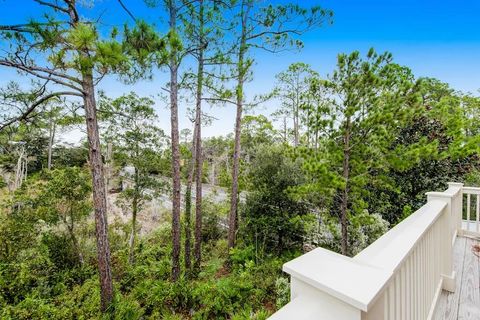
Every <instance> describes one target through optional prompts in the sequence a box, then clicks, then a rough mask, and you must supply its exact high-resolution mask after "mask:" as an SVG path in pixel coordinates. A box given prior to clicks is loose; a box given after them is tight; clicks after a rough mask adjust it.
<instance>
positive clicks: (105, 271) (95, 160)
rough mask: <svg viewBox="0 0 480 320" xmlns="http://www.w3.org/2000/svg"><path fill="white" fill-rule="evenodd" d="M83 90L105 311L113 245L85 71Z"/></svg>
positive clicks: (90, 84) (93, 106)
mask: <svg viewBox="0 0 480 320" xmlns="http://www.w3.org/2000/svg"><path fill="white" fill-rule="evenodd" d="M82 87H83V91H84V97H83V101H84V107H85V118H86V124H87V137H88V145H89V156H90V169H91V173H92V185H93V204H94V208H95V236H96V240H97V259H98V271H99V276H100V304H101V310H102V312H104V311H106V310H107V308H108V306H109V305H110V304H111V302H112V299H113V285H112V273H111V270H110V246H109V243H108V225H107V196H106V193H105V178H104V174H103V163H102V155H101V150H100V135H99V131H98V122H97V106H96V101H95V93H94V85H93V76H92V73H91V70H90V71H84V72H83V84H82Z"/></svg>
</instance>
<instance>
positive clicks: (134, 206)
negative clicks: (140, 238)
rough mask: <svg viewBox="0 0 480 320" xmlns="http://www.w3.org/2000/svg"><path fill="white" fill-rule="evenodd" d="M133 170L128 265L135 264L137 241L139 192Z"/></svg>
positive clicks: (137, 175)
mask: <svg viewBox="0 0 480 320" xmlns="http://www.w3.org/2000/svg"><path fill="white" fill-rule="evenodd" d="M137 157H138V152H137ZM134 170H135V176H134V181H135V192H134V195H133V199H132V230H131V234H130V241H129V247H130V252H129V255H128V261H129V263H130V264H133V263H134V262H135V241H136V239H137V213H138V198H139V192H140V190H139V184H140V181H139V180H140V179H139V173H138V169H137V168H134Z"/></svg>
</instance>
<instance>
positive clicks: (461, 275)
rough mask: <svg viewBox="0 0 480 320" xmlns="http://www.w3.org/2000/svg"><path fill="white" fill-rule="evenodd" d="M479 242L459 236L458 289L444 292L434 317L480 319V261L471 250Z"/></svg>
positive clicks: (442, 319) (456, 250)
mask: <svg viewBox="0 0 480 320" xmlns="http://www.w3.org/2000/svg"><path fill="white" fill-rule="evenodd" d="M477 243H478V241H476V240H473V239H471V238H464V237H459V238H457V240H456V242H455V247H454V269H455V271H456V273H457V275H456V290H455V292H452V293H450V292H446V291H443V292H442V295H441V296H440V298H439V300H438V303H437V306H436V309H435V314H434V316H433V319H435V320H457V319H462V320H470V319H480V263H479V258H477V257H476V256H475V255H474V254H473V253H472V250H471V248H472V245H474V244H477Z"/></svg>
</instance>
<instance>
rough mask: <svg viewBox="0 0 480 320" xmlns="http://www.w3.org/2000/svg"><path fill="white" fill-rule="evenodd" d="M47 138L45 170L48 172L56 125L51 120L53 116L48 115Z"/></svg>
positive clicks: (50, 166)
mask: <svg viewBox="0 0 480 320" xmlns="http://www.w3.org/2000/svg"><path fill="white" fill-rule="evenodd" d="M49 127H50V128H49V137H48V156H47V168H48V170H51V169H52V150H53V143H54V141H55V131H56V127H57V126H56V125H55V121H54V120H53V116H52V115H50V126H49Z"/></svg>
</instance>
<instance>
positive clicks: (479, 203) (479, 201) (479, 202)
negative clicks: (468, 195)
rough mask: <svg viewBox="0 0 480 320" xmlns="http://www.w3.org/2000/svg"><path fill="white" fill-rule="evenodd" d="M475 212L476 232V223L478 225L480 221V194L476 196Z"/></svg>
mask: <svg viewBox="0 0 480 320" xmlns="http://www.w3.org/2000/svg"><path fill="white" fill-rule="evenodd" d="M476 209H477V210H476V211H477V217H476V219H475V221H476V223H475V224H476V228H475V230H476V231H477V232H478V223H479V219H480V194H477V205H476Z"/></svg>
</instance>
